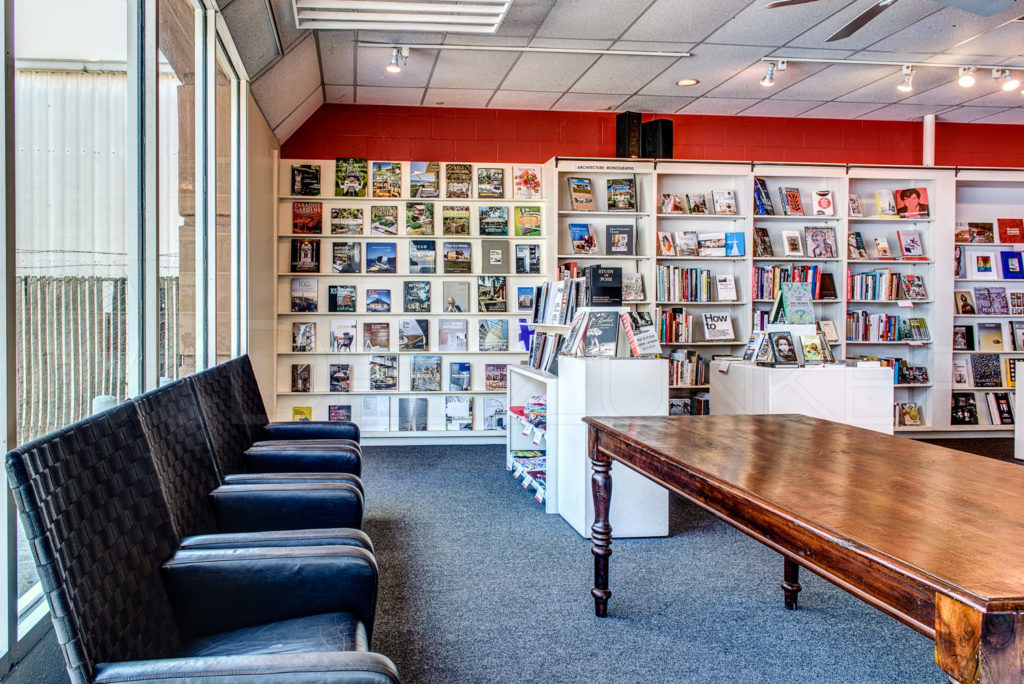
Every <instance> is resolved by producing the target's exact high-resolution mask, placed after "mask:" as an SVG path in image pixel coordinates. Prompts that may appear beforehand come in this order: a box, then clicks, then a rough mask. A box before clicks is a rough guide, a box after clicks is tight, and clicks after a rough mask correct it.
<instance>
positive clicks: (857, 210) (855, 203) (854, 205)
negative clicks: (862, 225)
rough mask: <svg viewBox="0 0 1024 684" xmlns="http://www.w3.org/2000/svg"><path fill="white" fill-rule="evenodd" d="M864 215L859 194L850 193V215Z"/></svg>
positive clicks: (857, 216) (856, 216)
mask: <svg viewBox="0 0 1024 684" xmlns="http://www.w3.org/2000/svg"><path fill="white" fill-rule="evenodd" d="M863 215H864V208H863V207H862V206H861V204H860V197H859V196H858V195H850V216H853V217H855V218H859V217H861V216H863Z"/></svg>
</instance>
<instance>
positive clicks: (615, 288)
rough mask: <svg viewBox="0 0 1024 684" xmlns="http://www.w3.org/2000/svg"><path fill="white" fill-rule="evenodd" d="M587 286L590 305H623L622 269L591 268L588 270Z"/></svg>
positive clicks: (614, 267)
mask: <svg viewBox="0 0 1024 684" xmlns="http://www.w3.org/2000/svg"><path fill="white" fill-rule="evenodd" d="M586 286H587V290H588V291H589V292H590V305H591V306H595V307H603V306H621V305H622V268H621V267H619V266H591V267H590V268H588V269H586Z"/></svg>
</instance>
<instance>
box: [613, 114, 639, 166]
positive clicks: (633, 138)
mask: <svg viewBox="0 0 1024 684" xmlns="http://www.w3.org/2000/svg"><path fill="white" fill-rule="evenodd" d="M640 152H641V150H640V112H622V113H621V114H616V115H615V156H616V157H639V156H640Z"/></svg>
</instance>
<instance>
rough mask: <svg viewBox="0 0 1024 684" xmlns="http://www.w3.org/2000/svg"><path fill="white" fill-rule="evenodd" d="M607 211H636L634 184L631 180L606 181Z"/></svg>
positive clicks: (612, 179) (611, 179)
mask: <svg viewBox="0 0 1024 684" xmlns="http://www.w3.org/2000/svg"><path fill="white" fill-rule="evenodd" d="M608 211H636V182H635V181H634V180H633V179H632V178H609V179H608Z"/></svg>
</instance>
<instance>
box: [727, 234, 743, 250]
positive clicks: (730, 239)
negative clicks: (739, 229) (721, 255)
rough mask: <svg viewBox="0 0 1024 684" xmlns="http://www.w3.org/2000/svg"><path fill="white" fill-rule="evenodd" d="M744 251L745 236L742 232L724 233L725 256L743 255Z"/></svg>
mask: <svg viewBox="0 0 1024 684" xmlns="http://www.w3.org/2000/svg"><path fill="white" fill-rule="evenodd" d="M746 251H747V250H746V237H745V236H744V235H743V233H726V234H725V256H743V255H744V254H746Z"/></svg>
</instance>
